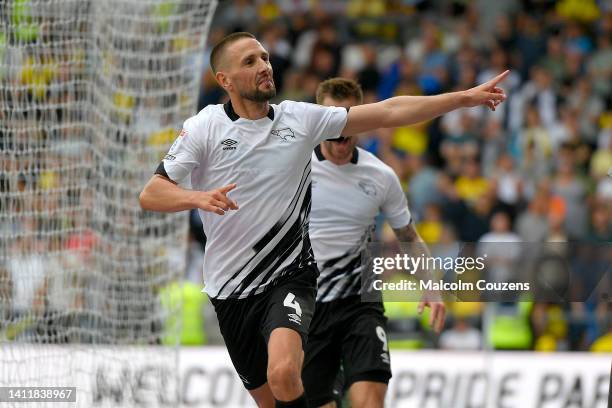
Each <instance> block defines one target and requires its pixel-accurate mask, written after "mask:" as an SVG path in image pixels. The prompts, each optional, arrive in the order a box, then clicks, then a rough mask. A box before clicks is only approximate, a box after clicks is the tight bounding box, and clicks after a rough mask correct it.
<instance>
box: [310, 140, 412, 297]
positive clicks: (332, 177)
mask: <svg viewBox="0 0 612 408" xmlns="http://www.w3.org/2000/svg"><path fill="white" fill-rule="evenodd" d="M312 183H313V188H312V213H311V215H310V240H311V242H312V248H313V250H314V255H315V259H316V261H317V266H318V267H319V272H320V276H319V280H318V283H319V289H318V294H317V301H319V302H329V301H331V300H335V299H341V298H345V297H347V296H351V295H356V294H360V293H361V256H362V253H363V251H364V250H365V249H366V245H367V243H368V242H369V240H370V237H371V235H372V232H373V230H374V220H375V218H376V216H377V215H378V214H379V213H381V212H382V213H383V214H384V215H385V217H386V218H387V221H388V222H389V224H390V225H391V227H392V228H401V227H405V226H406V225H408V224H409V223H410V212H409V210H408V203H407V200H406V196H405V195H404V192H403V191H402V187H401V185H400V182H399V179H398V178H397V175H396V174H395V172H394V171H393V169H391V168H390V167H389V166H387V165H386V164H385V163H383V162H382V161H380V160H379V159H378V158H376V157H375V156H374V155H372V154H371V153H369V152H367V151H365V150H363V149H361V148H355V151H354V153H353V158H352V160H351V162H350V163H347V164H344V165H341V166H338V165H336V164H334V163H332V162H330V161H328V160H325V157H324V156H323V154H322V153H321V150H320V147H318V146H317V148H316V149H315V151H314V153H313V156H312Z"/></svg>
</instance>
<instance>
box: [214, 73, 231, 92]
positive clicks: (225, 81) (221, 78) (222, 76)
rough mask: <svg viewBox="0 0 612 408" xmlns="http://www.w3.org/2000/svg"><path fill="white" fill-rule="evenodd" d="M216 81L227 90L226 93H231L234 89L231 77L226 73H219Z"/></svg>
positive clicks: (216, 75)
mask: <svg viewBox="0 0 612 408" xmlns="http://www.w3.org/2000/svg"><path fill="white" fill-rule="evenodd" d="M215 79H216V80H217V83H218V84H219V86H220V87H221V88H223V89H225V90H226V91H229V90H230V88H231V87H232V82H231V81H230V79H229V76H228V75H227V74H226V73H225V72H222V71H217V73H216V74H215Z"/></svg>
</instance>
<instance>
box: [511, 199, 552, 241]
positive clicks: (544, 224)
mask: <svg viewBox="0 0 612 408" xmlns="http://www.w3.org/2000/svg"><path fill="white" fill-rule="evenodd" d="M547 214H548V199H547V197H546V196H545V194H543V193H542V192H538V193H536V195H535V196H534V197H533V199H532V200H531V201H530V202H529V206H528V207H527V210H526V211H524V212H523V213H521V214H520V215H519V216H518V218H517V220H516V231H517V233H518V235H519V237H520V238H521V240H522V241H523V242H544V241H545V240H546V237H547V235H548V218H547Z"/></svg>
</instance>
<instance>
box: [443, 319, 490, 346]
mask: <svg viewBox="0 0 612 408" xmlns="http://www.w3.org/2000/svg"><path fill="white" fill-rule="evenodd" d="M481 344H482V334H481V333H480V331H479V330H478V329H476V328H474V327H472V326H470V324H469V323H468V322H467V320H466V319H464V318H456V319H455V321H454V324H453V326H452V328H450V329H447V330H444V332H442V334H441V335H440V340H439V344H438V345H439V346H440V348H441V349H444V350H479V349H480V348H481Z"/></svg>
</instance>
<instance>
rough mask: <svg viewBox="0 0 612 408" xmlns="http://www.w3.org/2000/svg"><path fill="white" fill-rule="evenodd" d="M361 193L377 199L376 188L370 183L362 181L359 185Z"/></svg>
mask: <svg viewBox="0 0 612 408" xmlns="http://www.w3.org/2000/svg"><path fill="white" fill-rule="evenodd" d="M357 185H359V188H360V189H361V191H363V192H364V193H365V194H366V195H368V196H370V197H376V186H375V185H374V184H372V183H370V182H368V181H363V180H362V181H360V182H359V183H357Z"/></svg>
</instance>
